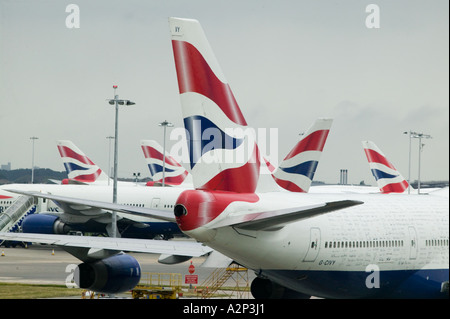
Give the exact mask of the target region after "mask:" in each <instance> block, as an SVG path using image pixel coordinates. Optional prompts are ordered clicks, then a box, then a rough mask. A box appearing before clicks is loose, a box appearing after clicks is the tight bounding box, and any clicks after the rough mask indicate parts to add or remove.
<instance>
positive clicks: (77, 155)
mask: <svg viewBox="0 0 450 319" xmlns="http://www.w3.org/2000/svg"><path fill="white" fill-rule="evenodd" d="M57 146H58V151H59V154H60V155H61V159H62V161H63V164H64V167H65V169H66V172H67V175H68V177H69V181H63V183H64V184H65V183H70V182H72V181H75V182H77V183H87V184H90V183H95V182H106V181H108V179H109V177H108V175H106V174H105V173H104V172H103V171H102V169H101V168H100V167H98V166H97V165H96V164H94V162H92V161H91V160H90V159H89V157H87V156H86V155H85V154H84V153H83V152H82V151H81V150H80V149H79V148H78V147H77V146H76V145H75V144H74V143H72V142H71V141H66V140H60V141H57Z"/></svg>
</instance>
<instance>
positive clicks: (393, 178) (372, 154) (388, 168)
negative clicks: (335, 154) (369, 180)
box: [362, 141, 409, 194]
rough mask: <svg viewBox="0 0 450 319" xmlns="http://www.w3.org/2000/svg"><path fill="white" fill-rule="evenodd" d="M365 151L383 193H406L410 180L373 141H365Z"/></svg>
mask: <svg viewBox="0 0 450 319" xmlns="http://www.w3.org/2000/svg"><path fill="white" fill-rule="evenodd" d="M362 144H363V147H364V152H365V153H366V156H367V160H368V161H369V166H370V170H371V171H372V174H373V176H374V177H375V180H376V181H377V184H378V188H379V189H380V191H381V192H382V193H385V194H387V193H404V192H405V191H406V190H407V189H408V187H409V184H408V182H407V181H406V180H405V179H404V178H403V176H402V175H401V174H400V172H399V171H397V170H396V169H395V167H394V165H392V164H391V162H389V161H388V159H387V158H386V156H385V155H384V154H383V152H382V151H381V150H380V149H379V148H378V147H377V146H376V145H375V143H374V142H371V141H363V142H362Z"/></svg>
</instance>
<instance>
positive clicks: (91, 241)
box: [0, 232, 212, 257]
mask: <svg viewBox="0 0 450 319" xmlns="http://www.w3.org/2000/svg"><path fill="white" fill-rule="evenodd" d="M1 240H15V241H23V242H37V243H42V244H52V245H57V246H61V247H63V248H70V247H75V248H87V249H93V250H100V249H106V250H111V251H131V252H141V253H152V254H166V255H177V256H190V257H200V256H203V255H205V254H207V253H209V252H211V251H212V249H211V248H209V247H207V246H204V245H203V244H200V243H197V242H194V241H187V240H186V241H180V240H174V241H170V240H150V239H148V240H146V239H133V238H112V237H94V236H71V235H47V234H31V233H4V232H0V241H1Z"/></svg>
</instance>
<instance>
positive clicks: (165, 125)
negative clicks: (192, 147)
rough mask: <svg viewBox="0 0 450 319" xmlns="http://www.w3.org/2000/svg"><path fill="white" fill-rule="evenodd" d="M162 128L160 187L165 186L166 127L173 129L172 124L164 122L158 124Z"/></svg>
mask: <svg viewBox="0 0 450 319" xmlns="http://www.w3.org/2000/svg"><path fill="white" fill-rule="evenodd" d="M158 125H159V126H162V127H164V141H163V177H162V187H165V186H166V176H165V175H166V127H173V124H172V123H170V122H167V120H164V122H161V123H159V124H158Z"/></svg>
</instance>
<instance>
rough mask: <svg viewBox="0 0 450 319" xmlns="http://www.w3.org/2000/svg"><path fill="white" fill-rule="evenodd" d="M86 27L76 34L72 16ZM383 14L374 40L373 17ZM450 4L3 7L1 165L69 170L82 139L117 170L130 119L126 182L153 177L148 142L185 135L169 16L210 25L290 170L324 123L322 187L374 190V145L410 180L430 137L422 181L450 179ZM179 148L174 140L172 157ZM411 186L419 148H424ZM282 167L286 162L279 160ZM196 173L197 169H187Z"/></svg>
mask: <svg viewBox="0 0 450 319" xmlns="http://www.w3.org/2000/svg"><path fill="white" fill-rule="evenodd" d="M71 3H73V4H76V5H77V6H78V7H79V9H80V27H79V28H72V29H69V28H67V26H66V18H67V16H68V15H69V13H67V12H66V6H67V5H69V4H71ZM371 3H373V4H376V5H378V7H379V9H380V28H371V29H369V28H367V26H366V18H367V16H368V15H369V14H370V13H367V12H366V6H367V5H369V4H371ZM448 6H449V3H448V1H446V0H432V1H425V0H421V1H417V0H416V1H411V0H396V1H388V0H383V1H377V0H373V1H367V2H365V1H361V0H354V1H351V0H345V1H344V0H341V1H331V0H330V1H312V0H310V1H299V0H292V1H261V0H251V1H234V0H227V1H206V0H203V1H200V0H194V1H192V0H191V1H182V0H179V1H137V0H134V1H118V0H116V1H111V0H108V1H100V0H97V1H82V0H73V1H72V0H71V1H70V2H69V1H67V2H65V1H57V0H46V1H44V0H41V1H31V0H0V136H1V137H0V164H6V163H8V162H11V165H12V168H13V169H17V168H30V167H31V149H32V146H31V140H30V137H31V136H37V137H39V139H38V140H37V141H36V144H35V164H36V165H37V166H39V167H43V168H51V169H54V170H58V171H62V170H64V167H63V164H62V161H61V159H60V157H59V153H58V151H57V148H56V140H58V139H68V140H72V141H73V142H74V143H75V144H76V145H77V146H78V147H79V148H80V149H82V150H83V151H84V152H85V153H86V154H87V155H88V156H89V157H90V158H91V159H92V160H93V161H94V162H95V163H97V164H98V165H99V166H100V167H102V168H103V169H104V170H105V171H108V169H107V166H108V140H107V139H106V136H108V135H113V134H114V108H113V107H111V106H110V105H109V104H108V103H107V102H106V99H109V98H112V97H113V89H112V86H113V85H114V84H116V85H118V86H119V89H118V94H119V96H120V98H124V99H130V100H132V101H134V102H136V105H134V106H131V107H129V108H123V109H121V110H120V115H119V177H132V175H133V172H140V173H141V176H149V172H148V168H147V166H146V163H145V160H144V156H143V153H142V150H141V148H140V140H141V139H155V140H157V141H158V142H160V143H161V144H162V139H163V130H162V128H161V127H159V126H158V123H159V122H162V121H164V120H168V121H170V122H173V123H174V124H175V126H176V127H182V125H183V122H182V116H181V107H180V99H179V94H178V85H177V79H176V74H175V67H174V62H173V54H172V47H171V42H170V34H169V27H168V17H170V16H175V17H183V18H193V19H197V20H199V21H200V23H201V24H202V27H203V29H204V30H205V33H206V35H207V37H208V39H209V41H210V43H211V46H212V48H213V50H214V52H215V54H216V56H217V59H218V61H219V63H220V65H221V67H222V70H223V72H224V74H225V76H226V78H227V80H228V82H229V84H230V86H231V88H232V90H233V92H234V95H235V97H236V100H237V102H238V104H239V105H240V107H241V109H242V112H243V114H244V116H245V118H246V120H247V122H248V124H249V125H250V126H253V127H255V128H266V129H267V130H268V129H270V128H277V129H278V137H279V141H278V158H279V160H280V161H281V159H282V158H284V156H285V155H286V154H287V153H288V152H289V150H290V149H291V148H292V147H293V146H294V144H295V143H296V142H297V140H298V139H299V133H301V132H303V131H305V130H306V129H307V128H308V127H309V126H310V125H311V124H312V123H313V121H314V120H315V119H316V118H318V117H331V118H333V119H334V122H333V126H332V128H331V132H330V134H329V138H328V141H327V144H326V145H325V149H324V152H323V154H322V158H321V162H320V164H319V166H318V169H317V172H316V175H315V180H322V181H325V182H328V183H335V182H338V181H339V169H341V168H345V169H348V171H349V182H351V183H359V182H360V181H361V180H364V181H365V182H366V183H367V184H374V179H373V177H372V175H371V173H370V169H369V165H368V163H367V160H366V158H365V155H364V152H363V149H362V145H361V141H362V140H372V141H374V142H375V143H376V144H377V145H378V147H379V148H380V149H381V150H383V152H384V153H385V154H386V155H387V156H388V158H389V160H390V161H391V162H392V163H393V164H394V165H395V166H396V167H397V169H399V170H400V171H401V172H402V174H403V175H404V176H405V177H407V175H408V146H409V142H408V137H407V136H406V135H403V132H404V131H408V130H413V131H416V132H423V133H425V134H429V135H431V136H432V137H433V139H430V140H425V141H424V143H425V147H424V150H423V153H422V171H421V176H422V180H433V179H434V180H448V179H449V91H448V87H449V40H448V38H449V34H448V33H449V14H448V13H449V7H448ZM175 142H176V141H170V140H167V144H168V147H169V148H170V146H171V145H173V144H174V143H175ZM412 146H413V148H412V167H411V179H412V180H414V179H416V178H417V169H418V141H417V140H413V141H412ZM271 156H274V154H271ZM185 166H186V167H187V165H185Z"/></svg>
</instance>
